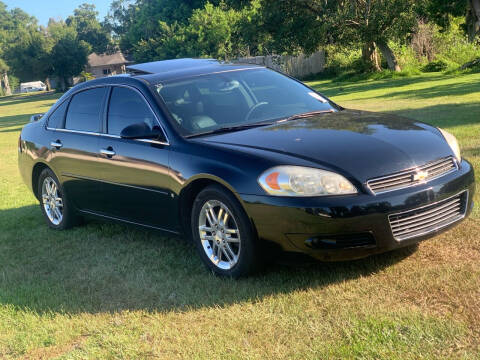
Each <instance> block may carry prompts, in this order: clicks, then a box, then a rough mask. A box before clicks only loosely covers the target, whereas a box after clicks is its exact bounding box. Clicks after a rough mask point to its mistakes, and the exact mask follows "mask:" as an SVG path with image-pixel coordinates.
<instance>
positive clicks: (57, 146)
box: [50, 140, 63, 150]
mask: <svg viewBox="0 0 480 360" xmlns="http://www.w3.org/2000/svg"><path fill="white" fill-rule="evenodd" d="M50 146H51V147H52V148H55V149H57V150H58V149H60V148H61V147H62V146H63V144H62V142H61V141H60V140H56V141H52V142H51V143H50Z"/></svg>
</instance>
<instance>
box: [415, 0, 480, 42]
mask: <svg viewBox="0 0 480 360" xmlns="http://www.w3.org/2000/svg"><path fill="white" fill-rule="evenodd" d="M419 13H420V14H421V15H423V16H425V17H427V18H429V19H430V20H433V21H434V22H435V23H436V24H437V25H439V26H440V27H442V28H444V29H447V28H448V27H449V26H450V21H451V17H452V16H453V17H457V16H465V32H466V33H467V34H468V39H469V41H471V42H473V41H474V40H475V38H476V37H477V36H478V35H479V34H480V0H451V1H445V0H427V1H426V2H424V3H421V6H419Z"/></svg>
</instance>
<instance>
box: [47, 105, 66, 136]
mask: <svg viewBox="0 0 480 360" xmlns="http://www.w3.org/2000/svg"><path fill="white" fill-rule="evenodd" d="M67 105H68V100H66V101H64V102H63V103H62V104H61V105H60V106H59V107H57V108H56V109H55V111H54V112H53V113H52V114H51V115H50V116H49V117H48V127H49V128H52V129H60V128H62V127H63V119H65V111H67Z"/></svg>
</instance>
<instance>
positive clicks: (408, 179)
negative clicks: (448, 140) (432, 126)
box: [367, 157, 458, 194]
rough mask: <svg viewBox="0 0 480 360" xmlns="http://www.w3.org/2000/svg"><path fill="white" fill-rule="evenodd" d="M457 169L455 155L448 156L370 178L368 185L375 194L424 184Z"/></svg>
mask: <svg viewBox="0 0 480 360" xmlns="http://www.w3.org/2000/svg"><path fill="white" fill-rule="evenodd" d="M457 169H458V167H457V162H456V161H455V160H454V158H453V157H448V158H443V159H440V160H437V161H433V162H430V163H428V164H426V165H423V166H420V167H417V168H413V169H410V170H405V171H402V172H399V173H396V174H392V175H387V176H382V177H379V178H376V179H371V180H368V181H367V186H368V188H369V189H370V190H371V191H372V192H373V193H374V194H380V193H383V192H387V191H392V190H398V189H402V188H406V187H409V186H414V185H418V184H423V183H425V182H427V181H430V180H433V179H435V178H438V177H440V176H443V175H446V174H448V173H450V172H452V171H455V170H457Z"/></svg>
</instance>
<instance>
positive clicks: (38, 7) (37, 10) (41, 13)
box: [1, 0, 112, 26]
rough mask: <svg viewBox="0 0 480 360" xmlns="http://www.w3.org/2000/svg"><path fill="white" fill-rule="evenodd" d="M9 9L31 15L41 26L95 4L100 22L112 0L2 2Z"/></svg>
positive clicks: (6, 0) (8, 0) (20, 0)
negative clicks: (84, 5)
mask: <svg viewBox="0 0 480 360" xmlns="http://www.w3.org/2000/svg"><path fill="white" fill-rule="evenodd" d="M1 1H2V2H3V3H5V4H6V5H7V9H8V10H11V9H13V8H16V7H19V8H20V9H22V10H23V11H25V12H26V13H28V14H29V15H33V16H35V17H36V18H37V19H38V23H39V24H40V25H45V26H46V25H47V24H48V19H50V18H51V17H53V18H55V19H58V18H62V19H64V20H65V19H66V18H67V17H68V16H69V15H71V14H72V13H73V10H74V9H75V8H76V7H78V5H81V4H83V3H89V4H95V6H96V8H97V11H98V12H99V20H103V18H104V16H105V15H106V14H107V12H108V9H109V8H110V3H111V2H112V0H1Z"/></svg>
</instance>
